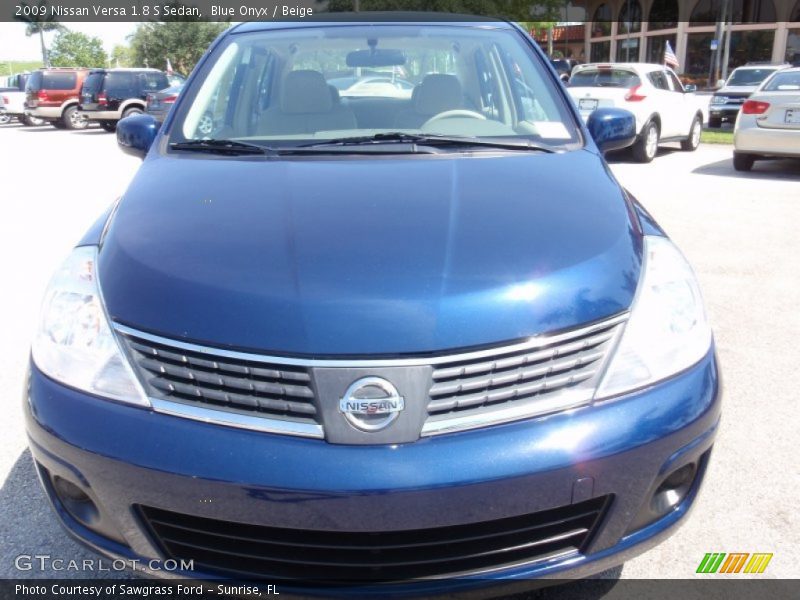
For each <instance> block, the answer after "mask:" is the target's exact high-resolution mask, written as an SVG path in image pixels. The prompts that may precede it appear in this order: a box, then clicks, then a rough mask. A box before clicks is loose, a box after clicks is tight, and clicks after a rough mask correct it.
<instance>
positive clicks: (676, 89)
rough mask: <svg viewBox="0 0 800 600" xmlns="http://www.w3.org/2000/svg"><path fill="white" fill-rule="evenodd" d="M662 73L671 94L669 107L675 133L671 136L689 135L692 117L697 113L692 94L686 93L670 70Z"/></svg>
mask: <svg viewBox="0 0 800 600" xmlns="http://www.w3.org/2000/svg"><path fill="white" fill-rule="evenodd" d="M664 73H665V74H666V76H667V80H668V81H669V88H670V93H671V94H672V101H671V102H670V106H671V108H672V111H673V112H674V118H675V133H674V134H673V135H680V136H686V135H689V131H690V130H691V128H692V123H693V122H694V115H695V114H696V113H697V106H695V96H694V94H687V93H686V90H684V89H683V84H682V83H681V80H680V79H678V76H677V75H675V73H674V72H673V71H672V70H671V69H665V70H664Z"/></svg>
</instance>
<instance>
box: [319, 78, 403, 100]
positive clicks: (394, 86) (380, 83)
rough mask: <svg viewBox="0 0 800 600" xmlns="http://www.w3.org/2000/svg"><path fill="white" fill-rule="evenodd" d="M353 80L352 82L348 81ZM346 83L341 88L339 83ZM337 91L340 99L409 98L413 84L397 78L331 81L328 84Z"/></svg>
mask: <svg viewBox="0 0 800 600" xmlns="http://www.w3.org/2000/svg"><path fill="white" fill-rule="evenodd" d="M351 79H353V81H350V80H351ZM340 81H343V82H347V85H344V86H342V85H341V84H340V83H339V82H340ZM328 83H330V84H331V85H333V86H334V87H335V88H337V89H338V90H339V95H340V96H342V97H345V98H346V97H352V98H356V97H361V98H363V97H368V98H374V97H383V98H411V93H412V92H413V91H414V84H413V83H410V82H408V81H406V80H404V79H399V78H397V77H391V76H386V77H361V78H350V77H343V78H341V79H331V80H329V82H328Z"/></svg>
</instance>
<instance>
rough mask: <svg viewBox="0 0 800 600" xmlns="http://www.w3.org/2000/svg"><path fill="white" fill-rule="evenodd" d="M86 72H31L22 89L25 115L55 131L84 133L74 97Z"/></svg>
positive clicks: (68, 69)
mask: <svg viewBox="0 0 800 600" xmlns="http://www.w3.org/2000/svg"><path fill="white" fill-rule="evenodd" d="M88 73H89V69H83V68H75V67H57V68H51V69H39V70H37V71H33V72H32V73H31V75H30V77H29V78H28V82H27V83H26V85H25V113H26V114H28V115H30V116H32V117H36V118H38V119H43V120H45V121H47V122H48V123H50V124H51V125H53V126H54V127H57V128H59V129H85V128H86V126H87V125H88V122H87V121H86V119H85V118H84V117H83V115H82V114H81V113H79V112H78V95H79V93H80V90H81V86H82V85H83V80H84V79H85V78H86V75H87V74H88Z"/></svg>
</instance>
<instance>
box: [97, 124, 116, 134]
mask: <svg viewBox="0 0 800 600" xmlns="http://www.w3.org/2000/svg"><path fill="white" fill-rule="evenodd" d="M100 127H102V128H103V129H105V130H106V131H107V132H108V133H114V132H115V131H116V130H117V122H116V121H100Z"/></svg>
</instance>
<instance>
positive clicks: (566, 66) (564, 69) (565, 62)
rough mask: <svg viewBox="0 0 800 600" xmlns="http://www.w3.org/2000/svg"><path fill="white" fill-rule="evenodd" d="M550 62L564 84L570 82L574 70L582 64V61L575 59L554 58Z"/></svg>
mask: <svg viewBox="0 0 800 600" xmlns="http://www.w3.org/2000/svg"><path fill="white" fill-rule="evenodd" d="M550 62H551V63H552V65H553V68H554V69H555V70H556V73H558V77H559V79H561V81H563V82H564V83H567V82H568V81H569V78H570V76H571V75H572V69H574V68H575V67H577V66H578V65H579V64H581V61H579V60H575V59H574V58H553V59H551V60H550Z"/></svg>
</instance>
